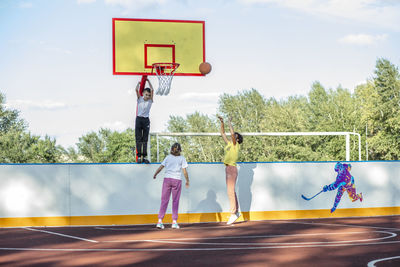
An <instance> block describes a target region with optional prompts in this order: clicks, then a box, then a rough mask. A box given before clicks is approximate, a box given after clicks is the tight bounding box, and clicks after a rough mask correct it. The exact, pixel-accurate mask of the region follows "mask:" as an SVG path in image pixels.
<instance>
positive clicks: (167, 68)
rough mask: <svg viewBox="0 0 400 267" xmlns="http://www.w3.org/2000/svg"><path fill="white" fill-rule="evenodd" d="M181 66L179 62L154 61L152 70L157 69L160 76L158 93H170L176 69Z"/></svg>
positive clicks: (158, 76)
mask: <svg viewBox="0 0 400 267" xmlns="http://www.w3.org/2000/svg"><path fill="white" fill-rule="evenodd" d="M178 67H179V64H178V63H154V64H153V69H152V71H155V73H156V75H157V78H158V90H157V92H156V94H157V95H168V94H169V91H170V89H171V82H172V78H173V77H174V73H175V71H176V69H177V68H178Z"/></svg>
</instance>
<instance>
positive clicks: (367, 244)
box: [0, 241, 400, 252]
mask: <svg viewBox="0 0 400 267" xmlns="http://www.w3.org/2000/svg"><path fill="white" fill-rule="evenodd" d="M397 243H400V241H388V242H374V243H358V244H357V243H354V244H324V245H302V246H300V245H296V246H267V247H244V248H238V247H234V248H133V249H129V248H127V249H123V248H121V249H118V248H116V249H113V248H104V249H62V248H54V249H53V248H0V250H11V251H68V252H95V251H111V252H140V251H223V250H256V249H276V248H277V249H279V248H280V249H282V248H314V247H348V246H370V245H382V244H383V245H387V244H397Z"/></svg>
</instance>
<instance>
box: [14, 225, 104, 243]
mask: <svg viewBox="0 0 400 267" xmlns="http://www.w3.org/2000/svg"><path fill="white" fill-rule="evenodd" d="M21 229H26V230H29V231H36V232H42V233H47V234H52V235H58V236H62V237H67V238H72V239H78V240H81V241H86V242H91V243H99V241H96V240H91V239H87V238H82V237H78V236H72V235H66V234H60V233H57V232H50V231H46V230H40V229H34V228H30V227H22V228H21Z"/></svg>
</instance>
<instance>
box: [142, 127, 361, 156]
mask: <svg viewBox="0 0 400 267" xmlns="http://www.w3.org/2000/svg"><path fill="white" fill-rule="evenodd" d="M240 134H241V135H243V136H318V135H324V136H329V135H344V136H345V137H346V161H350V135H355V136H358V160H359V161H361V135H360V134H359V133H355V132H261V133H260V132H255V133H250V132H244V133H240ZM220 135H221V134H220V133H194V132H186V133H168V132H152V133H150V136H155V137H156V139H157V162H159V161H160V159H159V140H158V138H159V137H160V136H170V137H177V136H220ZM226 135H230V133H226ZM148 146H149V148H148V151H150V142H148ZM149 160H150V161H151V153H149Z"/></svg>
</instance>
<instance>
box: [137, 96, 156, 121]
mask: <svg viewBox="0 0 400 267" xmlns="http://www.w3.org/2000/svg"><path fill="white" fill-rule="evenodd" d="M151 104H153V101H152V100H151V99H149V100H147V101H144V98H143V96H141V97H139V98H138V99H137V116H138V117H146V118H148V117H149V116H150V108H151Z"/></svg>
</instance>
